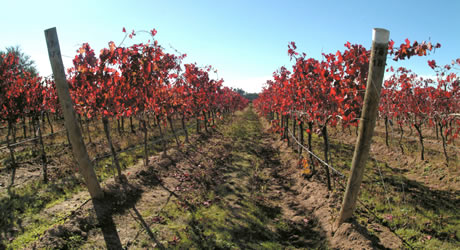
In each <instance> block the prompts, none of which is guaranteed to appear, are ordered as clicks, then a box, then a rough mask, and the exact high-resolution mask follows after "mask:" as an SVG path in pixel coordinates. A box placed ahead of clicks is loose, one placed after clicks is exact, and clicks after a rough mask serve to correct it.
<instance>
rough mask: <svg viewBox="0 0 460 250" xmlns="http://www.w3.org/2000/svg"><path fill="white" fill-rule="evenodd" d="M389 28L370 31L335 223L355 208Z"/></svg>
mask: <svg viewBox="0 0 460 250" xmlns="http://www.w3.org/2000/svg"><path fill="white" fill-rule="evenodd" d="M389 36H390V32H389V31H388V30H385V29H377V28H375V29H374V30H373V33H372V51H371V58H370V63H369V74H368V77H367V86H366V94H365V95H364V106H363V111H362V114H361V119H360V123H359V134H358V140H357V141H356V145H355V152H354V154H353V161H352V163H351V174H350V177H349V179H348V183H347V189H346V191H345V196H344V198H343V203H342V208H341V210H340V215H339V218H338V220H337V227H338V226H340V224H342V223H343V222H344V221H346V220H347V219H349V218H350V217H351V216H352V215H353V212H354V210H355V208H356V199H357V198H358V194H359V188H360V186H361V181H362V179H363V173H364V167H365V166H366V161H367V158H368V156H369V149H370V146H371V140H372V135H373V133H374V127H375V120H376V117H377V111H378V107H379V100H380V90H381V88H382V82H383V75H384V73H385V63H386V58H387V53H388V39H389Z"/></svg>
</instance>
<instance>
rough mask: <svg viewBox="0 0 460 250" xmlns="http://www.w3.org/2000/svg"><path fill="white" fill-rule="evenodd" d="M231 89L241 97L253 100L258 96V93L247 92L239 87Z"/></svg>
mask: <svg viewBox="0 0 460 250" xmlns="http://www.w3.org/2000/svg"><path fill="white" fill-rule="evenodd" d="M233 91H235V92H236V93H238V94H240V95H241V96H242V97H244V98H246V99H248V100H250V101H252V100H255V99H257V97H259V94H258V93H248V92H246V91H244V90H243V89H241V88H234V89H233Z"/></svg>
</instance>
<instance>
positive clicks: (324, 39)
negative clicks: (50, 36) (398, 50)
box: [0, 0, 460, 92]
mask: <svg viewBox="0 0 460 250" xmlns="http://www.w3.org/2000/svg"><path fill="white" fill-rule="evenodd" d="M459 11H460V1H456V0H450V1H421V0H419V1H379V2H377V1H370V0H369V1H353V0H347V1H338V0H337V1H332V0H329V1H326V0H324V1H250V0H246V1H240V0H233V1H217V0H215V1H198V0H194V1H185V0H184V1H174V0H170V1H154V0H152V1H116V0H115V1H105V0H100V1H94V0H93V1H83V0H81V1H45V0H43V1H20V0H15V1H3V2H2V3H1V9H0V23H2V31H1V35H0V49H4V48H5V47H7V46H12V45H20V46H21V48H22V49H23V51H24V52H25V53H26V54H28V55H30V56H31V57H32V59H33V60H34V61H35V62H36V65H37V68H38V70H39V72H40V73H41V74H42V75H49V74H51V67H50V65H49V60H48V54H47V49H46V43H45V38H44V33H43V31H44V30H45V29H47V28H51V27H56V28H57V31H58V36H59V40H60V45H61V51H62V54H63V55H65V57H64V58H63V59H64V62H65V66H67V67H68V66H70V65H71V58H72V57H74V55H75V51H76V50H77V49H78V48H79V46H80V45H81V44H82V43H84V42H88V43H89V44H90V45H91V46H92V47H93V48H94V49H95V50H96V51H99V50H100V49H101V48H103V47H106V46H107V43H108V42H109V41H114V42H115V43H116V44H118V43H119V42H120V41H121V40H122V39H123V35H124V34H123V33H122V32H121V31H122V28H123V27H126V29H127V30H128V31H130V30H132V29H134V30H151V29H152V28H155V29H157V30H158V34H157V36H156V38H157V39H158V40H159V43H160V44H161V45H162V46H163V47H166V48H168V49H169V48H170V45H171V46H173V47H174V48H175V49H177V50H179V51H181V52H183V53H187V55H188V56H187V59H186V60H185V62H197V63H198V64H199V65H203V66H204V65H209V64H210V65H213V66H214V67H215V68H216V69H218V77H219V78H223V79H224V80H225V85H227V86H232V87H240V88H243V89H244V90H246V91H249V92H258V91H260V90H261V86H262V85H263V83H264V82H265V81H266V80H267V79H269V78H271V75H272V73H273V71H275V70H276V69H277V68H279V67H280V66H286V67H288V68H291V65H292V63H291V62H290V61H289V57H288V55H287V44H288V43H289V42H290V41H295V42H296V44H297V46H298V50H299V51H300V52H306V53H307V55H308V56H309V57H314V58H317V59H321V52H326V53H330V52H335V51H337V50H343V48H344V47H343V44H345V43H346V42H347V41H350V42H351V43H360V44H363V45H364V46H366V47H368V48H369V47H370V44H371V42H372V41H371V37H372V28H374V27H380V28H386V29H388V30H390V38H391V39H393V40H394V41H395V42H396V44H398V45H399V44H400V43H403V41H404V39H406V38H409V39H410V40H411V41H412V40H417V41H422V40H428V39H431V41H432V42H439V43H441V44H442V48H441V49H439V50H437V51H436V52H435V53H434V54H432V55H431V56H429V57H424V58H414V59H410V60H409V61H407V62H403V63H398V64H394V63H393V62H390V65H395V66H405V67H408V68H410V69H412V70H414V71H415V72H416V73H418V74H419V75H424V76H427V75H432V74H433V72H432V71H431V69H430V68H429V67H428V65H427V63H426V61H427V60H428V59H435V60H436V61H437V62H438V64H446V63H449V62H450V61H451V60H452V59H456V58H459V57H460V32H459V27H460V17H459V15H458V13H459ZM148 39H149V37H148V36H147V35H142V34H139V35H138V36H137V37H136V38H135V39H134V40H133V41H134V42H146V41H147V40H148ZM170 51H172V50H170ZM215 77H216V76H215Z"/></svg>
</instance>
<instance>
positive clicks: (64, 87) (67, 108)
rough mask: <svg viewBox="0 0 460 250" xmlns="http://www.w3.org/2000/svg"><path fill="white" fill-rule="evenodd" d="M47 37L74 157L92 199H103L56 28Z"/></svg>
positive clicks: (50, 30)
mask: <svg viewBox="0 0 460 250" xmlns="http://www.w3.org/2000/svg"><path fill="white" fill-rule="evenodd" d="M45 37H46V45H47V46H48V55H49V58H50V63H51V68H52V70H53V75H54V80H55V82H56V89H57V93H58V97H59V104H60V105H61V108H62V113H63V114H64V121H65V127H66V129H67V131H68V132H69V137H70V142H71V144H72V151H73V155H74V157H75V159H76V160H77V162H78V167H79V171H80V173H81V175H82V176H83V178H84V180H85V183H86V187H87V188H88V191H89V193H90V195H91V198H93V199H101V198H103V197H104V193H103V192H102V189H101V187H100V185H99V182H98V180H97V176H96V173H95V172H94V169H93V165H92V163H91V160H90V159H89V155H88V152H87V151H86V146H85V143H84V142H83V137H82V136H81V131H80V127H79V126H78V121H77V119H76V116H75V110H74V108H73V103H72V99H71V98H70V92H69V85H68V83H67V79H66V76H65V71H64V64H63V63H62V57H61V49H60V48H59V40H58V36H57V32H56V28H51V29H47V30H45Z"/></svg>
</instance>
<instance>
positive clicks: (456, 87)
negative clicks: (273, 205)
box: [254, 39, 460, 189]
mask: <svg viewBox="0 0 460 250" xmlns="http://www.w3.org/2000/svg"><path fill="white" fill-rule="evenodd" d="M440 47H441V45H440V44H435V45H433V44H431V43H430V42H422V43H418V42H416V41H414V42H413V43H411V42H410V41H409V40H408V39H406V40H405V43H403V44H401V45H400V46H399V47H396V46H395V45H394V41H390V43H389V47H388V55H390V56H392V57H393V60H394V61H398V60H405V59H409V58H410V57H413V56H426V55H427V54H428V53H430V52H433V51H434V50H435V49H438V48H440ZM288 48H289V50H288V54H289V56H290V58H291V60H294V62H295V63H294V65H293V66H292V72H291V71H290V70H288V69H287V68H285V67H281V68H280V69H279V70H277V71H276V72H274V74H273V80H269V81H267V83H266V87H265V88H264V89H263V91H262V93H261V94H260V97H259V98H258V99H257V100H255V102H254V106H255V107H256V109H257V110H258V112H259V113H260V114H261V115H264V116H266V117H268V118H269V120H270V121H271V125H272V128H273V130H274V131H276V132H279V133H280V134H281V136H282V138H284V139H286V140H288V142H289V139H290V138H289V134H290V133H289V131H292V134H293V136H296V128H297V127H298V128H299V131H301V132H299V133H298V138H299V139H298V140H299V141H300V143H301V144H304V138H303V137H304V133H303V132H304V131H306V132H307V135H308V148H309V149H310V150H311V147H312V145H311V136H312V133H315V132H316V133H317V134H319V135H321V136H322V137H323V140H324V160H325V162H326V163H328V162H329V158H330V156H329V138H328V127H337V126H342V128H343V129H345V128H349V127H350V126H355V127H357V126H358V124H359V121H360V115H361V111H362V106H363V99H364V93H365V90H366V82H367V77H368V69H369V63H370V62H369V60H370V50H369V49H366V48H365V47H363V46H362V45H359V44H351V43H349V42H348V43H346V44H345V48H346V49H345V50H344V51H337V52H336V53H330V54H326V53H323V54H322V55H323V59H322V60H321V61H320V60H316V59H314V58H308V57H307V55H306V54H305V53H302V54H300V53H298V52H297V51H296V49H297V48H296V45H295V43H294V42H291V43H290V44H289V45H288ZM428 65H429V66H430V67H431V68H432V69H433V71H434V74H433V75H436V77H435V79H433V78H422V77H419V76H417V74H415V73H414V72H412V71H411V70H409V69H405V68H403V67H399V68H397V69H395V68H393V67H389V68H388V69H387V74H391V76H389V77H386V80H385V81H384V86H383V88H382V91H381V101H380V106H379V117H380V118H381V119H382V120H383V121H384V123H385V128H386V144H387V146H388V126H389V124H393V123H394V124H397V125H398V127H399V129H400V140H399V145H401V140H402V138H403V133H404V129H403V128H404V127H407V128H409V129H410V130H411V131H412V128H415V130H416V131H417V134H418V138H419V143H420V157H421V159H424V158H425V155H424V130H423V129H422V128H433V130H436V135H437V136H440V137H441V139H440V142H441V143H442V145H443V149H444V155H445V160H446V161H447V162H448V161H449V157H448V153H447V148H446V145H447V144H449V143H453V142H454V140H455V139H456V138H457V137H458V134H459V132H460V114H459V113H460V76H458V75H457V74H456V73H455V72H456V71H458V70H459V65H460V59H457V60H453V61H452V63H451V64H448V65H445V66H438V65H437V64H436V62H435V61H434V60H429V61H428ZM290 120H291V123H290V122H289V121H290ZM289 124H292V129H289V127H288V125H289ZM296 137H297V136H296ZM400 148H401V150H402V151H403V147H402V146H400ZM299 150H300V151H301V150H302V148H301V147H299ZM402 153H404V152H402ZM310 161H313V159H312V158H311V155H310ZM313 166H314V165H313ZM313 171H314V170H313ZM325 171H326V175H327V182H328V187H329V189H330V188H331V183H330V177H329V175H330V174H329V168H327V167H325Z"/></svg>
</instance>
